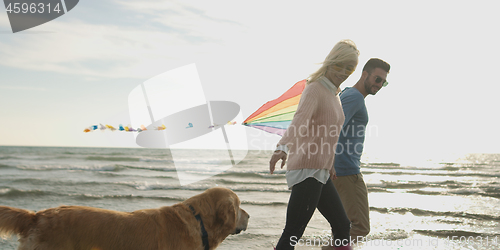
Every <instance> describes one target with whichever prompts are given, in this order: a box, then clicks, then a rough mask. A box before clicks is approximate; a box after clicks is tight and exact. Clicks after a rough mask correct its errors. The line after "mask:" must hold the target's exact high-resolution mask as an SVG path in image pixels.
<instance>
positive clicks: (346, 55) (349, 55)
mask: <svg viewBox="0 0 500 250" xmlns="http://www.w3.org/2000/svg"><path fill="white" fill-rule="evenodd" d="M358 57H359V50H358V48H357V47H356V44H355V43H354V42H353V41H352V40H350V39H344V40H341V41H340V42H338V43H337V44H335V46H333V49H332V50H331V51H330V53H329V54H328V56H326V58H325V61H323V65H321V67H320V68H319V69H318V70H317V71H316V72H314V73H312V74H311V75H310V76H309V79H308V80H307V84H309V83H311V82H314V81H316V80H318V78H320V77H322V76H324V75H325V74H326V72H327V69H328V67H329V66H330V65H334V64H336V63H341V62H345V61H356V62H357V61H358Z"/></svg>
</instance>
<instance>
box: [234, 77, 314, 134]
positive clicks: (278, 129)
mask: <svg viewBox="0 0 500 250" xmlns="http://www.w3.org/2000/svg"><path fill="white" fill-rule="evenodd" d="M305 87H306V80H302V81H300V82H297V83H296V84H295V85H293V87H291V88H290V89H289V90H287V91H286V92H285V93H284V94H283V95H281V96H280V97H278V98H277V99H275V100H272V101H269V102H267V103H266V104H264V105H262V107H260V108H259V109H258V110H257V111H255V112H254V113H253V114H252V115H250V116H249V117H248V118H247V119H246V120H245V121H244V122H243V125H245V126H249V127H253V128H256V129H261V130H264V131H266V132H269V133H273V134H277V135H280V136H283V134H284V133H285V130H286V129H287V128H288V126H290V123H291V122H292V119H293V115H294V114H295V111H296V110H297V106H299V100H300V97H301V96H302V91H303V90H304V88H305Z"/></svg>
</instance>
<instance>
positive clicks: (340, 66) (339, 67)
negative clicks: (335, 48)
mask: <svg viewBox="0 0 500 250" xmlns="http://www.w3.org/2000/svg"><path fill="white" fill-rule="evenodd" d="M333 69H334V70H335V71H337V72H341V71H344V72H345V73H346V74H348V75H350V74H352V73H353V72H354V69H355V68H354V67H353V66H351V65H348V66H345V65H344V64H343V63H336V64H334V65H333Z"/></svg>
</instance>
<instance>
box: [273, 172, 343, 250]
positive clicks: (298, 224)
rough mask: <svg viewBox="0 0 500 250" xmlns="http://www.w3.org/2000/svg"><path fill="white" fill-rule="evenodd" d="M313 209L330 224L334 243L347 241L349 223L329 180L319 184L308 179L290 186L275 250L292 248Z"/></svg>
mask: <svg viewBox="0 0 500 250" xmlns="http://www.w3.org/2000/svg"><path fill="white" fill-rule="evenodd" d="M316 208H318V210H319V211H320V212H321V214H322V215H323V216H325V218H326V219H327V220H328V222H329V223H330V226H331V228H332V235H333V236H334V238H335V240H336V242H339V241H338V240H340V242H343V243H344V244H346V243H348V242H349V230H350V227H351V222H350V221H349V219H348V218H347V215H346V212H345V210H344V207H343V206H342V202H341V201H340V197H339V194H338V193H337V190H336V189H335V186H334V185H333V183H332V181H331V179H328V181H327V182H326V184H322V183H321V182H319V181H318V180H316V179H315V178H312V177H310V178H307V179H305V180H304V181H302V182H301V183H298V184H296V185H295V186H293V187H292V193H291V194H290V200H289V201H288V208H287V211H286V225H285V229H284V230H283V234H282V235H281V238H280V240H279V241H278V245H277V246H276V250H285V249H294V248H295V247H294V245H295V244H297V242H298V240H299V239H300V237H302V234H303V233H304V230H305V229H306V226H307V223H309V220H310V219H311V217H312V215H313V213H314V211H315V210H316ZM337 245H338V244H337Z"/></svg>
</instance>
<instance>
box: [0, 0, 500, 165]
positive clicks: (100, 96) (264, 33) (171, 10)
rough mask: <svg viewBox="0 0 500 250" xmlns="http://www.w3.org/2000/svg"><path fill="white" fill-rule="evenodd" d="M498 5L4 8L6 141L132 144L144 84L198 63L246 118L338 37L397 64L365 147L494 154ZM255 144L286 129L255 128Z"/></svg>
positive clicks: (386, 155)
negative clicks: (114, 128) (17, 25)
mask: <svg viewBox="0 0 500 250" xmlns="http://www.w3.org/2000/svg"><path fill="white" fill-rule="evenodd" d="M497 10H498V3H496V2H495V1H418V2H411V3H410V2H408V1H351V2H350V1H302V2H301V3H291V2H290V1H229V0H228V1H212V0H208V1H207V0H205V1H153V0H141V1H139V0H119V1H118V0H117V1H114V0H99V1H98V0H82V1H80V2H79V3H78V5H77V6H76V7H75V8H74V9H73V10H71V11H70V12H68V13H66V14H65V15H63V16H62V17H60V18H58V19H55V20H53V21H51V22H48V23H46V24H43V25H40V26H38V27H35V28H32V29H29V30H26V31H22V32H19V33H15V34H13V33H12V32H11V29H10V24H9V19H8V17H7V14H6V12H5V11H1V12H0V122H1V123H0V124H1V125H0V145H25V146H31V145H33V146H93V147H136V146H137V145H136V144H135V143H134V137H133V135H132V134H130V133H118V132H115V133H112V132H110V131H108V132H107V133H100V132H99V133H88V134H85V133H83V129H84V128H86V127H88V126H89V125H92V124H96V123H103V124H106V123H107V124H112V125H118V124H120V123H122V124H124V125H126V124H127V123H130V117H129V110H128V103H127V98H128V95H129V93H130V92H131V91H132V89H134V88H135V87H136V86H138V85H139V84H141V83H142V82H144V81H146V80H148V79H150V78H152V77H154V76H156V75H158V74H161V73H163V72H166V71H169V70H172V69H175V68H178V67H181V66H185V65H188V64H191V63H195V64H196V66H197V69H198V73H199V76H200V80H201V83H202V86H203V90H204V92H205V97H206V99H207V100H225V101H233V102H236V103H238V104H239V105H240V107H241V113H242V115H243V116H244V117H247V116H249V115H250V114H251V113H252V112H254V111H255V110H257V109H258V108H259V107H260V106H261V105H263V104H264V103H265V102H267V101H269V100H272V99H274V98H277V97H278V96H279V95H281V94H282V93H283V92H284V91H286V90H287V89H288V88H290V87H291V86H292V85H293V84H294V83H295V82H297V81H300V80H302V79H305V78H306V77H308V75H309V74H310V73H312V72H313V71H315V70H316V69H317V67H318V66H319V64H318V63H321V62H322V60H323V59H324V58H325V56H326V55H327V54H328V52H329V51H330V50H331V48H332V47H333V45H334V44H335V43H336V42H338V41H339V40H341V39H346V38H348V39H352V40H353V41H354V42H355V43H356V44H357V46H358V48H359V50H360V52H361V55H360V63H359V65H358V68H357V70H356V72H355V73H354V74H353V75H352V76H350V77H349V78H348V79H347V80H346V81H345V82H344V83H343V85H342V87H348V86H352V85H354V84H355V83H356V81H357V80H358V79H359V77H360V75H361V72H360V71H361V68H362V66H363V65H364V63H365V62H366V61H367V60H368V59H369V58H372V57H378V58H381V59H383V60H385V61H387V62H388V63H390V64H391V72H390V74H389V75H388V78H387V80H388V81H389V86H388V87H386V88H384V89H382V90H381V91H380V92H379V93H378V94H377V95H376V96H368V97H367V98H366V104H367V108H368V113H369V117H370V121H369V129H370V130H369V133H368V136H367V139H366V146H365V153H366V154H367V155H372V156H377V157H381V158H382V159H384V160H387V159H388V160H391V159H394V160H396V161H397V160H398V159H401V158H404V157H406V158H409V157H410V158H411V157H415V158H421V157H423V156H425V157H427V156H428V155H434V156H435V155H446V154H452V153H500V152H499V151H500V147H499V140H500V133H499V132H498V124H499V120H500V119H499V117H498V108H499V105H498V98H497V93H498V92H499V91H500V83H499V82H498V79H499V78H498V76H497V72H498V68H499V67H498V66H499V63H498V59H499V55H500V49H499V45H500V36H498V24H499V23H500V16H499V15H498V13H496V12H497ZM246 131H247V138H248V143H249V146H250V148H251V149H264V148H267V149H271V148H273V145H274V144H276V142H277V141H278V140H279V137H278V136H274V135H272V136H265V135H259V134H260V132H256V130H255V129H252V128H247V129H246Z"/></svg>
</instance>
